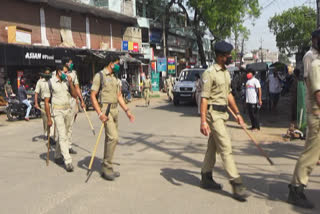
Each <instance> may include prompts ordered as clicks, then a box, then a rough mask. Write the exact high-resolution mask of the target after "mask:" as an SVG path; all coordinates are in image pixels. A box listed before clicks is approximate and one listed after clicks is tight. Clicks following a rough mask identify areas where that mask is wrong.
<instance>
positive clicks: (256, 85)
mask: <svg viewBox="0 0 320 214" xmlns="http://www.w3.org/2000/svg"><path fill="white" fill-rule="evenodd" d="M254 75H255V71H252V70H249V71H248V73H247V79H248V81H247V83H246V103H247V109H248V112H249V117H250V120H251V125H252V127H251V130H252V131H255V130H260V122H259V108H260V106H261V105H262V99H261V95H262V92H261V85H260V82H259V80H257V79H256V78H255V77H254Z"/></svg>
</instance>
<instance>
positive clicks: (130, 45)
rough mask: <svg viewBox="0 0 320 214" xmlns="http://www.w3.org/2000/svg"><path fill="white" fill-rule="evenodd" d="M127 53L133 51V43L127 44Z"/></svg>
mask: <svg viewBox="0 0 320 214" xmlns="http://www.w3.org/2000/svg"><path fill="white" fill-rule="evenodd" d="M129 51H133V42H129Z"/></svg>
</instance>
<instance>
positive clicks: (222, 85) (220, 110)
mask: <svg viewBox="0 0 320 214" xmlns="http://www.w3.org/2000/svg"><path fill="white" fill-rule="evenodd" d="M232 49H233V46H232V45H231V44H229V43H227V42H225V41H219V42H217V43H216V44H215V54H216V64H214V65H212V66H211V67H210V68H208V69H207V70H206V71H205V72H204V73H203V74H202V78H201V81H202V92H201V125H200V131H201V133H202V134H203V135H205V136H209V140H208V147H207V152H206V154H205V158H204V162H203V166H202V169H201V182H200V186H201V187H202V188H205V189H218V190H219V189H221V188H222V186H221V185H220V184H218V183H216V182H215V181H214V180H213V178H212V170H213V168H214V166H215V164H216V154H217V153H218V154H220V156H221V158H222V162H223V165H224V168H225V171H226V172H227V175H228V177H229V180H230V184H231V185H232V189H233V197H234V198H235V199H237V200H239V201H246V198H247V197H249V193H248V192H247V190H246V188H245V186H244V185H243V183H242V179H241V177H240V175H239V173H238V170H237V167H236V164H235V161H234V159H233V156H232V145H231V140H230V137H229V134H228V132H227V128H226V124H225V123H226V121H227V119H228V117H229V115H228V112H227V109H228V106H229V107H230V108H231V109H232V110H233V111H234V112H235V113H236V115H237V121H238V123H239V124H241V125H243V124H244V122H243V119H242V117H241V115H240V113H239V110H238V107H237V105H236V102H235V99H234V97H233V96H232V94H231V87H230V85H231V78H230V74H229V72H228V70H227V68H226V65H228V64H230V63H231V61H232V56H231V51H232Z"/></svg>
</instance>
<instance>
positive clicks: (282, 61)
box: [278, 53, 290, 65]
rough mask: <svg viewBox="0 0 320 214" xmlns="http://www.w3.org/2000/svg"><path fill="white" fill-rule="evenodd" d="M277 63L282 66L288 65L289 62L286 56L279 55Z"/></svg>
mask: <svg viewBox="0 0 320 214" xmlns="http://www.w3.org/2000/svg"><path fill="white" fill-rule="evenodd" d="M278 61H279V62H281V63H283V64H286V65H290V60H289V58H288V56H287V55H286V54H283V53H280V54H279V56H278Z"/></svg>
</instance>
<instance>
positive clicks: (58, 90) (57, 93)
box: [44, 76, 71, 107]
mask: <svg viewBox="0 0 320 214" xmlns="http://www.w3.org/2000/svg"><path fill="white" fill-rule="evenodd" d="M49 81H51V84H52V98H51V103H52V105H53V106H55V105H56V106H66V107H67V106H69V107H70V99H71V95H70V92H69V84H68V81H67V80H64V81H61V82H60V80H59V79H58V78H57V77H56V76H53V77H52V78H51V79H50V80H49ZM44 97H45V98H50V89H49V85H48V88H47V90H46V91H45V93H44Z"/></svg>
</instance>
